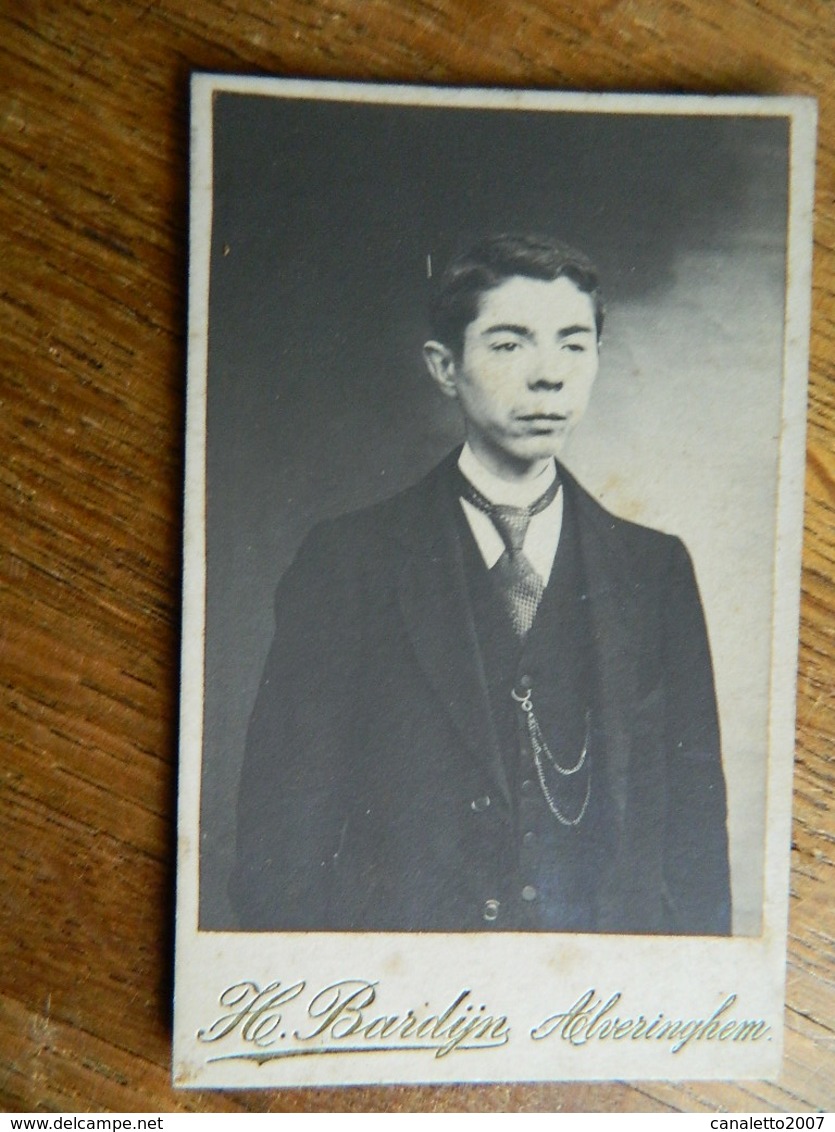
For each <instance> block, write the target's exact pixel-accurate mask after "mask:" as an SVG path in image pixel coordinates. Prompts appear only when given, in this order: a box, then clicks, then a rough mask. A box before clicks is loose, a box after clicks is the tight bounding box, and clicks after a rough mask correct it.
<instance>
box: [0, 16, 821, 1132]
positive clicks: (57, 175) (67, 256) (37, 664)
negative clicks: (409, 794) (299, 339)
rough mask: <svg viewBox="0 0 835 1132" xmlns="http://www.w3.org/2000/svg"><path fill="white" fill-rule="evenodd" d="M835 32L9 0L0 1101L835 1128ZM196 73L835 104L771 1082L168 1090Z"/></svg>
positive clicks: (65, 1106) (1, 461)
mask: <svg viewBox="0 0 835 1132" xmlns="http://www.w3.org/2000/svg"><path fill="white" fill-rule="evenodd" d="M834 32H835V8H833V5H832V4H831V3H829V2H827V0H804V2H803V3H797V2H794V0H759V2H757V0H735V2H734V3H732V4H728V3H725V2H723V0H597V2H594V0H592V2H589V3H586V4H582V5H581V4H578V5H576V6H575V5H568V4H566V5H562V4H560V3H556V2H547V0H518V2H516V3H514V4H506V3H498V2H495V0H484V2H477V0H469V2H467V0H401V2H397V0H316V2H315V3H314V2H308V0H284V2H280V0H276V2H274V3H269V2H268V0H237V2H236V3H233V0H191V2H186V0H145V2H143V3H132V2H129V0H95V2H94V0H86V2H85V0H16V2H14V3H13V2H12V0H5V2H3V3H0V73H1V74H2V76H3V93H2V95H0V111H1V112H2V115H1V116H2V136H1V137H0V405H1V406H2V417H0V445H2V447H0V516H2V520H1V521H2V531H3V542H2V559H1V561H2V581H3V591H2V594H3V596H2V617H1V618H0V671H1V672H2V687H3V699H2V707H1V708H0V727H2V741H3V746H2V752H3V757H2V771H3V784H4V790H3V805H2V809H0V838H2V844H3V847H4V851H3V854H2V863H0V870H1V871H0V881H1V883H0V906H2V915H3V924H2V937H0V959H1V960H2V961H1V962H0V1104H2V1106H3V1107H5V1108H6V1109H8V1110H11V1111H19V1110H33V1109H37V1110H44V1111H50V1110H53V1111H85V1110H86V1111H91V1110H112V1111H117V1112H118V1111H129V1110H137V1111H144V1110H149V1111H154V1110H159V1111H163V1112H168V1111H177V1110H191V1111H241V1110H247V1109H250V1110H267V1111H304V1110H308V1111H313V1110H330V1111H351V1110H353V1111H365V1110H374V1111H391V1110H395V1109H401V1110H428V1111H461V1110H471V1111H493V1110H519V1111H559V1110H562V1111H594V1110H616V1111H678V1110H684V1111H721V1110H729V1111H745V1110H752V1111H764V1112H768V1111H783V1110H786V1111H791V1110H794V1111H808V1110H814V1109H823V1110H826V1109H831V1108H833V1107H835V1086H833V1081H835V1056H833V1055H834V1054H835V970H834V969H833V936H835V908H833V901H832V892H833V868H832V866H833V852H835V849H834V848H833V823H832V817H831V801H830V800H831V794H832V785H833V757H832V750H833V748H832V737H833V731H835V697H834V696H833V675H835V663H834V662H833V648H832V637H833V626H834V625H835V562H834V561H833V560H834V559H835V538H834V537H833V536H834V535H835V530H833V527H834V526H835V522H834V520H833V516H835V457H833V452H832V448H833V445H832V435H833V428H835V392H833V389H834V388H835V387H834V386H833V383H832V380H831V379H832V376H833V367H834V366H835V328H833V316H834V315H835V297H833V259H835V256H834V255H833V248H835V209H833V200H835V122H833V90H835V83H833V78H835V69H834V68H833V56H835V34H833V33H834ZM195 69H205V70H221V71H240V72H247V73H269V74H281V75H310V76H322V77H342V78H359V79H362V78H368V79H384V80H407V81H418V82H424V81H430V82H437V83H450V84H498V85H508V86H533V87H556V88H563V89H592V90H604V89H629V90H653V91H672V90H687V91H699V92H719V91H730V92H746V93H747V92H753V93H786V94H808V95H814V96H816V97H817V98H818V99H819V103H820V115H821V121H820V144H819V165H818V182H817V221H816V248H815V271H814V306H815V316H814V325H813V334H812V364H811V384H810V405H809V442H808V453H809V460H808V476H807V510H806V544H805V551H804V581H803V604H802V632H801V642H800V670H799V701H798V754H797V775H796V794H795V822H794V844H793V853H792V899H791V922H790V935H789V969H788V986H787V994H788V1003H787V1011H786V1018H787V1027H788V1046H787V1054H786V1060H785V1066H784V1069H783V1074H782V1076H781V1078H780V1080H779V1082H777V1083H776V1084H763V1083H751V1082H749V1083H745V1084H679V1085H672V1084H664V1083H644V1084H632V1085H630V1084H625V1083H624V1084H592V1085H587V1084H583V1085H579V1084H563V1085H551V1086H536V1087H533V1086H524V1085H519V1086H512V1087H509V1086H493V1087H443V1088H387V1089H345V1090H307V1091H283V1092H282V1091H252V1092H246V1093H244V1092H241V1093H213V1092H195V1093H182V1092H178V1093H175V1092H174V1091H173V1090H172V1089H171V1088H170V1086H169V1083H168V1081H169V1062H170V998H171V937H172V930H171V924H172V920H173V913H172V901H173V896H172V893H173V877H172V868H171V861H172V849H173V843H174V828H173V818H174V797H175V788H174V771H175V762H176V718H177V686H178V678H177V656H178V632H179V585H180V521H181V501H182V489H181V478H182V442H183V441H182V437H183V399H184V369H185V366H184V335H185V315H184V310H185V306H184V303H185V277H186V272H185V253H186V230H185V224H186V196H185V187H186V169H187V152H186V150H187V145H186V143H187V83H188V76H189V74H190V72H191V71H192V70H195Z"/></svg>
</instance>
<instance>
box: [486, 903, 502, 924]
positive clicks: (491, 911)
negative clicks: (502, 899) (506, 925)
mask: <svg viewBox="0 0 835 1132" xmlns="http://www.w3.org/2000/svg"><path fill="white" fill-rule="evenodd" d="M483 915H484V919H485V920H487V922H488V923H491V922H492V921H493V920H496V919H498V916H499V902H498V900H485V901H484V912H483Z"/></svg>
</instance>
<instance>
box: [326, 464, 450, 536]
mask: <svg viewBox="0 0 835 1132" xmlns="http://www.w3.org/2000/svg"><path fill="white" fill-rule="evenodd" d="M454 457H455V453H451V454H450V455H449V456H448V457H446V458H445V459H444V460H442V461H441V463H440V464H438V465H436V466H435V467H434V468H432V470H431V471H430V472H428V473H427V474H426V475H425V476H423V478H422V479H420V480H419V481H418V482H417V483H413V484H411V485H409V486H408V487H406V488H404V489H403V490H401V491H398V492H397V493H396V494H394V495H390V496H388V497H387V498H385V499H381V500H379V501H377V502H375V503H371V504H369V505H367V506H365V507H360V508H357V509H355V510H352V511H348V512H345V513H344V514H342V515H338V516H336V517H335V518H330V519H325V520H323V521H321V522H320V523H318V524H317V525H316V526H315V527H314V528H313V530H312V531H311V532H310V534H309V535H308V536H307V539H306V540H305V542H306V544H307V546H308V547H314V548H315V547H320V546H321V547H331V546H334V545H337V546H339V547H341V548H342V553H343V554H344V553H345V552H346V551H347V550H348V549H350V548H353V547H355V546H359V547H361V548H364V547H367V546H368V545H369V544H373V543H388V542H392V541H394V542H402V543H405V544H407V545H408V544H411V543H414V542H415V541H418V542H420V541H421V540H423V541H425V540H426V538H427V537H431V536H432V535H433V534H436V533H437V531H438V525H439V523H442V519H443V516H445V515H448V513H449V500H450V498H451V494H450V487H449V484H450V468H451V466H452V465H453V464H454Z"/></svg>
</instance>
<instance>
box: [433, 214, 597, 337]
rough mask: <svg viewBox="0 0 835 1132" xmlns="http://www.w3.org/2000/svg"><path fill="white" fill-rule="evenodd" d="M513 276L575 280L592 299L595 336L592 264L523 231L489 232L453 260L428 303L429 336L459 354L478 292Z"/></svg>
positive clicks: (553, 242) (571, 250) (474, 313)
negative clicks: (493, 234) (516, 233)
mask: <svg viewBox="0 0 835 1132" xmlns="http://www.w3.org/2000/svg"><path fill="white" fill-rule="evenodd" d="M514 275H523V276H527V277H528V278H531V279H542V280H544V281H545V282H548V283H550V282H552V281H553V280H554V279H561V278H566V279H570V280H571V281H572V282H573V283H576V285H577V287H578V288H579V289H580V290H581V291H583V292H585V293H586V294H587V295H588V296H589V297H590V299H591V300H592V303H593V304H594V321H595V326H596V327H597V336H598V338H599V337H600V333H601V331H602V330H603V313H604V311H603V296H602V294H601V292H600V283H599V281H598V277H597V269H596V268H595V266H594V264H593V263H592V262H591V260H589V259H588V258H587V257H586V256H584V255H583V253H582V252H578V251H575V249H574V248H571V247H569V246H568V245H567V244H563V243H560V242H559V240H554V239H552V238H551V237H550V236H535V235H525V234H522V235H514V234H506V235H501V236H490V237H488V238H487V239H486V240H482V241H481V242H480V243H478V244H476V245H475V247H474V248H471V249H470V250H469V251H467V252H464V253H463V255H459V256H457V257H456V258H455V259H454V260H452V262H451V263H450V264H449V266H448V267H447V269H446V271H445V272H444V273H443V275H442V276H441V279H440V282H439V284H438V288H437V290H436V291H435V294H434V295H433V297H432V300H431V303H430V307H429V317H430V321H431V325H432V333H433V334H434V336H435V337H436V338H437V339H438V340H439V341H440V342H443V343H444V345H445V346H449V347H450V349H452V350H454V351H455V353H457V354H460V352H461V350H462V348H463V345H464V332H465V330H466V329H467V327H468V326H469V324H470V323H471V322H472V321H473V319H475V318H476V317H477V315H478V308H479V304H480V302H481V296H482V295H483V294H485V293H486V292H487V291H492V290H493V288H494V287H498V286H499V285H500V284H502V283H504V282H506V280H508V279H511V278H512V277H513V276H514Z"/></svg>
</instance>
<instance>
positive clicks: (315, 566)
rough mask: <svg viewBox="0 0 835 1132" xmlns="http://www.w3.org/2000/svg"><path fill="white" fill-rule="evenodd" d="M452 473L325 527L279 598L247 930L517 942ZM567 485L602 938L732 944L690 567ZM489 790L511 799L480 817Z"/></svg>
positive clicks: (236, 896) (248, 874) (245, 797)
mask: <svg viewBox="0 0 835 1132" xmlns="http://www.w3.org/2000/svg"><path fill="white" fill-rule="evenodd" d="M454 459H455V456H452V457H450V458H449V459H448V460H446V461H445V462H444V463H443V464H442V465H440V466H439V467H438V468H436V469H435V470H434V471H433V472H431V473H430V474H429V475H428V476H427V477H426V478H425V479H424V480H423V481H422V482H420V483H419V484H417V485H416V486H414V487H412V488H410V489H408V490H407V491H405V492H403V493H402V494H401V495H398V496H396V497H395V498H393V499H390V500H387V501H385V502H383V503H381V504H378V505H376V506H374V507H371V508H368V509H366V510H364V511H361V512H358V513H355V514H352V515H347V516H344V517H342V518H339V519H337V520H335V521H332V522H328V523H325V524H322V525H321V526H319V527H317V528H316V529H315V530H314V531H313V532H312V533H311V534H310V535H309V536H308V538H307V539H306V541H305V542H304V544H303V546H302V547H301V549H300V550H299V552H298V555H297V556H296V559H295V561H294V562H293V564H292V565H291V566H290V568H289V570H288V571H287V573H286V574H285V576H284V577H283V578H282V580H281V583H280V584H279V587H278V592H277V595H276V607H275V617H276V632H275V640H274V642H273V646H272V649H271V651H270V654H269V657H268V659H267V663H266V667H265V671H264V676H263V681H262V684H261V688H260V691H259V693H258V697H257V701H256V704H255V709H254V712H253V715H252V719H251V723H250V727H249V733H248V738H247V749H246V756H245V760H244V766H243V771H242V778H241V786H240V795H239V805H238V850H237V860H236V865H235V868H234V872H233V876H232V880H231V885H230V893H231V898H232V902H233V906H234V907H235V908H236V909H237V912H238V915H239V926H240V927H241V928H244V929H247V930H299V929H310V930H316V929H322V930H325V929H328V930H370V931H374V930H376V931H412V930H421V931H469V930H485V929H501V928H502V927H506V926H512V925H508V924H505V923H503V922H502V919H501V917H497V918H496V919H495V920H493V921H492V922H488V921H485V918H484V915H483V910H484V907H485V902H486V901H491V900H497V901H498V902H499V904H500V905H501V904H502V901H503V898H504V894H505V890H506V889H507V887H508V884H509V883H511V881H510V878H509V875H508V864H507V862H508V861H509V860H510V858H511V856H512V853H511V852H510V850H511V848H512V841H513V838H514V836H515V832H514V821H513V797H512V791H511V787H510V784H509V781H508V775H507V771H506V765H505V760H504V759H503V755H502V751H501V750H500V749H499V744H498V739H497V732H496V728H495V726H494V724H493V721H492V718H491V712H490V709H489V706H488V701H487V692H486V688H485V680H484V673H483V671H482V669H481V664H480V660H479V647H478V642H477V636H476V630H475V626H474V624H473V617H472V613H471V605H470V602H469V600H468V595H467V586H466V581H465V578H464V571H463V555H462V537H463V534H462V526H461V522H460V517H461V516H460V505H459V503H458V501H457V498H456V496H455V493H454V491H453V488H452V477H451V467H452V465H453V463H454ZM561 476H562V480H563V485H564V490H565V493H566V495H565V501H566V506H567V507H570V508H571V509H572V513H573V515H574V517H575V529H576V531H577V533H578V542H579V551H580V555H581V558H582V564H583V569H584V572H585V585H586V589H587V593H586V600H587V606H586V608H587V610H588V624H589V626H590V633H591V637H592V641H591V645H592V649H593V655H594V658H595V664H596V669H597V687H598V695H599V703H600V712H601V717H602V719H601V722H602V727H601V731H602V734H603V736H604V741H603V747H604V749H603V751H602V752H600V753H599V754H598V758H599V765H600V766H601V767H602V773H603V774H604V775H605V780H606V785H607V791H608V796H609V798H610V799H611V804H610V816H609V819H608V820H610V821H611V824H612V828H611V829H609V830H608V834H609V841H610V842H611V845H612V847H613V849H612V852H611V853H610V854H609V856H608V858H607V860H606V862H605V864H604V866H603V867H602V868H601V869H600V875H599V877H598V885H597V887H598V891H597V894H596V895H597V905H598V908H599V912H598V916H597V923H596V930H598V931H611V932H665V933H687V934H721V933H727V932H728V931H729V930H730V926H729V924H730V899H729V888H728V859H727V838H726V830H725V817H726V812H725V788H724V780H723V775H722V768H721V760H720V748H719V729H718V723H717V716H716V704H715V696H714V688H713V675H712V667H711V661H710V652H709V647H708V642H707V636H706V632H705V626H704V618H703V614H702V608H701V603H700V600H699V594H698V590H697V587H696V582H695V578H694V576H693V572H692V568H691V565H690V560H689V557H688V555H687V552H686V550H685V548H684V546H683V544H682V543H681V542H680V541H679V540H678V539H676V538H673V537H671V536H668V535H664V534H661V533H659V532H657V531H653V530H650V529H648V528H645V527H640V526H637V525H636V524H633V523H629V522H626V521H624V520H622V519H618V518H616V517H614V516H613V515H611V514H609V513H608V512H607V511H605V510H604V509H603V508H602V507H601V506H600V505H599V504H598V503H597V502H595V501H594V500H593V499H592V498H591V496H589V495H588V494H587V493H586V492H585V491H584V490H583V489H582V488H581V487H580V486H579V485H578V484H577V483H576V481H575V480H574V479H573V478H572V477H571V476H570V475H569V474H568V473H567V472H566V471H565V470H564V469H561ZM464 534H466V532H464ZM557 647H558V642H556V641H555V642H554V643H553V648H557ZM546 649H547V644H546ZM546 659H547V658H546ZM485 796H488V797H490V798H491V799H492V800H493V804H491V805H489V806H488V807H486V808H485V807H480V806H478V805H475V806H474V805H473V803H474V802H475V801H476V800H478V799H482V798H484V797H485Z"/></svg>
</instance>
